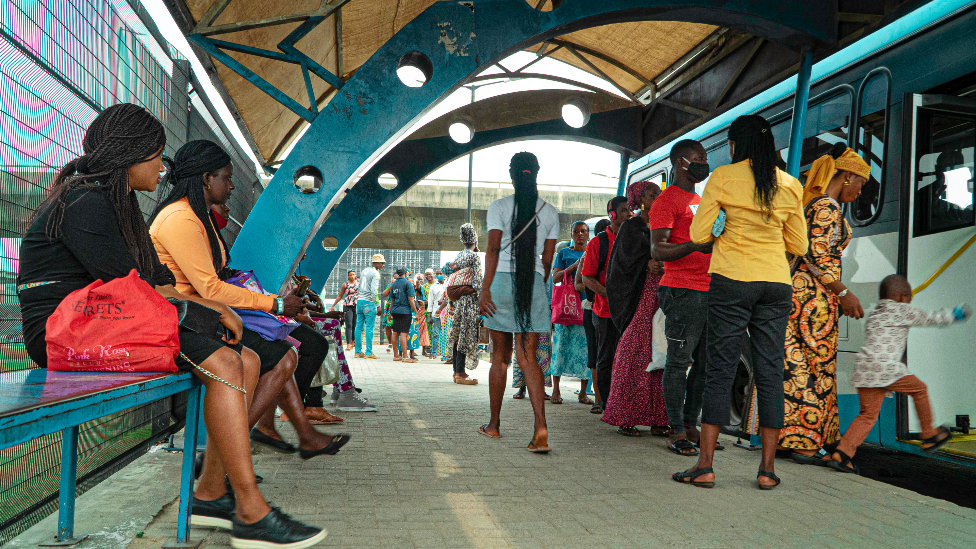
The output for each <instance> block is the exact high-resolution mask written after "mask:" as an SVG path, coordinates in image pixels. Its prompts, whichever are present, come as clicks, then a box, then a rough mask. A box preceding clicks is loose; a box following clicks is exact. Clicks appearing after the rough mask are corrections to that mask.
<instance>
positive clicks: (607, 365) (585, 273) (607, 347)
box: [580, 196, 634, 407]
mask: <svg viewBox="0 0 976 549" xmlns="http://www.w3.org/2000/svg"><path fill="white" fill-rule="evenodd" d="M607 215H608V216H609V217H610V227H609V228H607V230H606V233H605V234H601V235H597V236H594V237H593V238H592V239H590V242H589V243H588V244H587V245H586V252H585V255H584V256H583V268H582V270H581V271H580V274H581V275H582V277H583V284H585V285H586V287H587V288H589V289H590V290H591V291H593V292H594V293H595V294H596V297H595V298H594V300H593V324H594V327H595V328H596V342H597V351H596V383H595V385H596V390H597V391H598V392H599V395H597V396H598V397H599V398H600V401H601V402H602V403H603V407H606V405H607V397H608V396H610V380H611V378H612V374H613V355H614V354H616V352H617V341H619V340H620V334H619V333H618V332H617V328H616V327H615V326H614V325H613V321H611V320H610V306H609V305H608V304H607V287H606V284H607V264H608V263H609V262H610V251H611V250H613V242H614V240H616V238H617V231H619V230H620V226H621V225H623V223H624V221H627V220H628V219H630V218H631V217H633V216H634V212H632V211H630V208H629V207H628V206H627V197H625V196H615V197H613V198H612V199H611V200H610V202H609V203H608V204H607ZM604 244H606V248H607V249H606V251H604V250H602V249H601V248H603V246H604ZM601 257H602V259H603V264H602V265H601V264H600V259H601Z"/></svg>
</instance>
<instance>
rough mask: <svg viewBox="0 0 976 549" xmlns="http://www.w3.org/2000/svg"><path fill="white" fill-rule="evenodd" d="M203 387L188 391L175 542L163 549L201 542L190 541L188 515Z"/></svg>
mask: <svg viewBox="0 0 976 549" xmlns="http://www.w3.org/2000/svg"><path fill="white" fill-rule="evenodd" d="M202 391H203V386H202V385H198V386H196V387H194V388H192V389H190V391H189V395H188V399H187V404H186V428H185V429H184V430H183V468H182V471H181V473H180V512H179V518H178V519H177V523H176V542H175V543H167V544H165V545H163V547H166V548H171V547H197V546H199V545H200V542H201V541H203V540H197V541H196V542H191V541H190V515H191V514H192V513H193V480H194V478H193V477H194V475H193V461H194V457H196V453H197V452H196V450H197V429H198V427H199V424H200V421H199V420H200V412H201V410H202V402H201V401H202V396H203V395H202Z"/></svg>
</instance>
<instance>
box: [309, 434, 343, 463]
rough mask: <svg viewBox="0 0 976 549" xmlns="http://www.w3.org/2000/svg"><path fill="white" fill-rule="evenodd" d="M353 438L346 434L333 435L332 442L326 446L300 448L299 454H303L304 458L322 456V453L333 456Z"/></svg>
mask: <svg viewBox="0 0 976 549" xmlns="http://www.w3.org/2000/svg"><path fill="white" fill-rule="evenodd" d="M351 438H352V437H350V436H349V435H345V434H338V435H332V442H330V443H329V444H328V445H326V447H325V448H321V449H319V450H305V449H303V448H299V449H298V455H299V456H301V458H302V459H312V458H313V457H315V456H321V455H322V454H326V455H329V456H333V455H335V454H337V453H338V452H339V450H340V449H341V448H342V447H343V446H345V445H346V443H347V442H349V440H350V439H351Z"/></svg>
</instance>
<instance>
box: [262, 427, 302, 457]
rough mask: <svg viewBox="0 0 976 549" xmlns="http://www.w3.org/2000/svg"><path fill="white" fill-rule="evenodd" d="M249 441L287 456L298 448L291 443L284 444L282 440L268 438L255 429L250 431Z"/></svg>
mask: <svg viewBox="0 0 976 549" xmlns="http://www.w3.org/2000/svg"><path fill="white" fill-rule="evenodd" d="M250 436H251V441H253V442H257V443H258V444H264V445H265V446H270V447H272V448H274V449H275V450H280V451H282V452H285V453H288V454H294V453H295V452H297V451H298V448H297V447H296V446H295V445H294V444H291V443H288V442H285V441H283V440H278V439H276V438H274V437H269V436H268V435H266V434H264V433H262V432H261V431H258V430H257V429H256V428H255V429H251V435H250Z"/></svg>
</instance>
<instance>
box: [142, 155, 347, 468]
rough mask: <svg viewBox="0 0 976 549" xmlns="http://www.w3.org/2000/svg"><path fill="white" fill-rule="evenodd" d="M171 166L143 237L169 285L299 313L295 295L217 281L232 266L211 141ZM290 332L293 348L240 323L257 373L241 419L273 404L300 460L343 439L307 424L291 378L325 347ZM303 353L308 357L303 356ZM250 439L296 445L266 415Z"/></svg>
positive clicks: (222, 171)
mask: <svg viewBox="0 0 976 549" xmlns="http://www.w3.org/2000/svg"><path fill="white" fill-rule="evenodd" d="M172 172H173V173H172V176H171V181H173V188H172V190H171V191H170V193H169V196H167V197H166V199H165V200H163V201H162V202H160V204H159V205H158V206H157V207H156V211H155V212H154V213H153V216H152V218H151V219H150V222H151V226H150V228H149V235H150V237H151V238H152V242H153V245H154V246H155V247H156V252H157V253H158V254H159V259H160V261H161V262H162V263H163V264H164V265H166V266H167V267H169V269H170V270H171V271H173V275H174V276H175V277H176V287H177V288H178V289H180V290H181V291H183V292H186V293H187V294H188V295H200V296H202V297H205V298H207V299H211V300H214V301H217V302H220V303H224V304H225V305H228V306H230V307H233V308H237V309H252V310H261V311H267V312H271V313H275V314H283V315H285V316H289V317H294V316H297V315H298V314H300V313H301V312H302V311H303V305H302V300H301V299H300V298H298V297H296V296H294V295H289V296H285V297H283V298H282V297H278V296H274V295H271V296H268V295H262V294H258V293H255V292H252V291H250V290H247V289H245V288H240V287H237V286H234V285H232V284H229V283H227V282H225V280H226V279H227V278H229V277H230V276H232V275H233V274H234V271H233V270H231V269H229V268H228V267H227V262H228V255H227V250H226V245H225V244H224V242H223V238H222V237H221V236H220V233H219V232H218V231H217V229H216V227H215V225H214V219H213V215H212V213H211V210H212V208H213V206H214V205H215V204H224V203H226V202H227V200H228V198H230V195H231V192H232V191H233V190H234V184H233V182H232V181H231V177H232V175H233V165H232V164H231V162H230V156H229V155H227V153H226V152H224V150H223V149H221V148H220V146H219V145H217V144H216V143H213V142H212V141H204V140H201V141H191V142H189V143H187V144H186V145H184V146H183V147H181V148H180V150H179V151H177V153H176V156H175V159H174V166H173V169H172ZM303 328H304V329H303ZM291 335H292V336H293V337H294V338H295V339H297V340H299V341H300V342H302V346H301V352H299V351H296V350H295V348H294V347H293V346H292V345H291V344H290V343H288V342H286V341H283V340H281V341H267V340H265V339H263V338H262V337H261V336H260V335H258V334H257V333H256V332H254V331H252V330H248V329H247V328H245V329H244V334H243V335H242V336H241V342H242V343H243V344H244V346H245V347H248V348H249V349H251V350H253V351H254V352H255V353H257V355H258V356H259V357H260V358H261V377H260V380H259V381H258V385H257V387H256V389H255V392H254V402H253V404H252V405H251V408H250V409H249V410H248V423H249V425H251V426H254V425H255V424H257V423H258V420H259V419H262V416H264V415H265V414H266V413H267V414H273V411H274V406H275V405H276V404H277V405H278V406H280V407H281V409H282V410H284V411H285V412H286V413H287V414H288V417H289V418H292V420H293V425H294V427H295V431H296V433H297V434H298V438H299V450H300V453H301V456H302V457H303V458H305V459H308V458H310V457H314V456H316V455H319V454H334V453H335V452H338V451H339V448H341V447H342V445H343V444H345V443H346V442H347V441H348V440H349V437H348V436H346V435H336V436H334V437H333V436H328V435H325V434H322V433H319V432H318V431H316V430H315V429H314V428H313V427H312V425H311V423H310V421H309V419H308V418H307V417H306V414H305V413H304V405H303V403H302V397H301V394H300V392H299V389H298V385H297V383H296V377H298V376H300V375H301V376H307V377H308V378H309V380H310V379H311V377H314V375H315V372H316V371H317V370H318V368H319V366H320V365H321V364H322V360H323V359H324V358H325V353H326V352H327V351H328V342H327V341H325V339H324V338H323V337H322V336H321V334H319V333H318V332H315V331H314V330H312V329H310V328H307V327H304V326H303V327H300V328H296V329H295V330H294V331H293V332H292V334H291ZM306 344H307V345H306ZM309 352H314V353H315V354H316V356H315V357H311V358H307V357H304V355H306V354H308V353H309ZM302 366H306V367H302ZM296 367H298V371H296ZM251 440H253V441H255V442H258V443H261V444H265V445H268V446H272V447H274V448H277V449H279V450H282V451H285V452H295V451H296V449H295V447H294V446H293V445H291V444H289V443H287V442H285V441H284V440H282V439H281V437H280V435H278V433H277V432H276V431H275V429H274V420H273V416H270V417H267V418H263V419H262V421H261V424H260V425H258V428H256V429H254V430H252V431H251ZM205 463H206V462H205ZM205 466H206V465H205Z"/></svg>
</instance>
